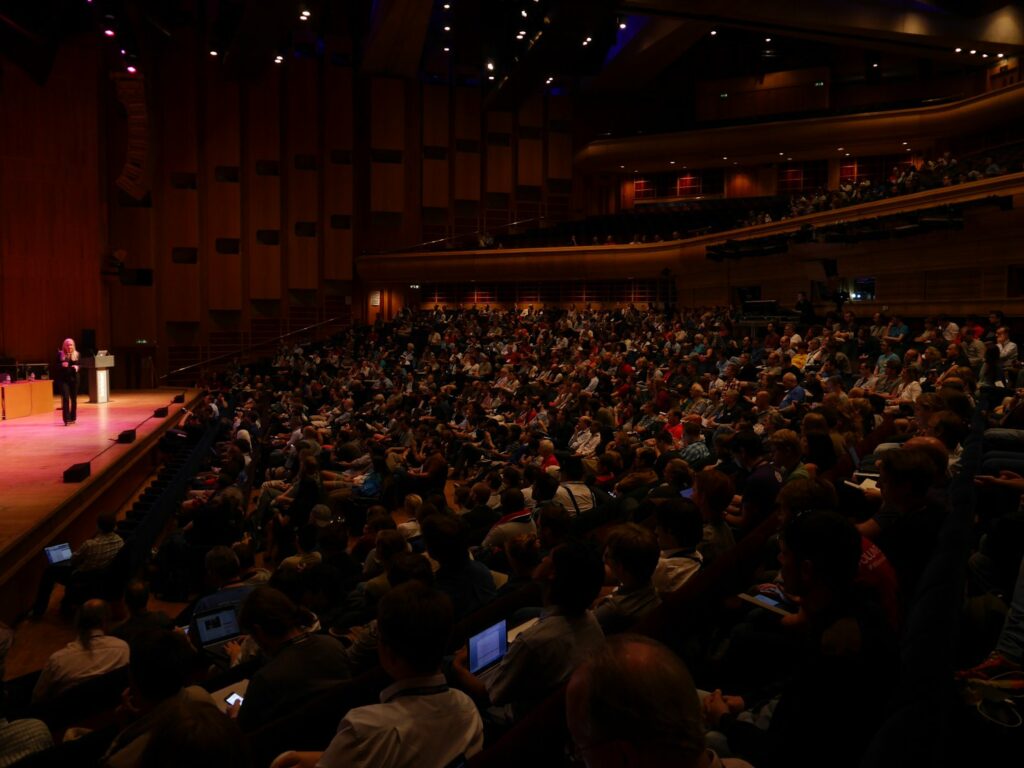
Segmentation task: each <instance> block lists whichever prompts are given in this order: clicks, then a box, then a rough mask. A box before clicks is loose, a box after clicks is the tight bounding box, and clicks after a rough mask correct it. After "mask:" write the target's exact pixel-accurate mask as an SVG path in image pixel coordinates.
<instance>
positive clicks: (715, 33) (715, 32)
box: [711, 29, 718, 37]
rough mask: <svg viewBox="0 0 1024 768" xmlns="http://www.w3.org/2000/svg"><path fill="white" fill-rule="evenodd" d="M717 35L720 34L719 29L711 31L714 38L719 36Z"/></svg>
mask: <svg viewBox="0 0 1024 768" xmlns="http://www.w3.org/2000/svg"><path fill="white" fill-rule="evenodd" d="M717 34H718V30H717V29H712V30H711V36H712V37H714V36H715V35H717Z"/></svg>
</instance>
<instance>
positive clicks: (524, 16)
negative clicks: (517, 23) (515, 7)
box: [520, 8, 527, 19]
mask: <svg viewBox="0 0 1024 768" xmlns="http://www.w3.org/2000/svg"><path fill="white" fill-rule="evenodd" d="M520 13H522V14H523V18H524V19H525V18H526V16H527V13H526V9H525V8H523V10H522V11H520Z"/></svg>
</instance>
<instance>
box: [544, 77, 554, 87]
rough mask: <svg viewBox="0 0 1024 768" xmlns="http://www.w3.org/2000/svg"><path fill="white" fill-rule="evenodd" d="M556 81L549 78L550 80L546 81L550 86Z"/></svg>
mask: <svg viewBox="0 0 1024 768" xmlns="http://www.w3.org/2000/svg"><path fill="white" fill-rule="evenodd" d="M554 81H555V78H553V77H549V78H548V79H547V80H545V82H546V83H547V84H548V85H551V84H552V83H553V82H554Z"/></svg>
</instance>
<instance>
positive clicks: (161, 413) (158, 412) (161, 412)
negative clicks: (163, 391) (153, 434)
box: [153, 405, 168, 419]
mask: <svg viewBox="0 0 1024 768" xmlns="http://www.w3.org/2000/svg"><path fill="white" fill-rule="evenodd" d="M167 414H168V410H167V406H166V405H165V406H164V407H162V408H157V409H156V410H155V411H153V415H154V416H156V417H157V418H158V419H162V418H164V417H165V416H167Z"/></svg>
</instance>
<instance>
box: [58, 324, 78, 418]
mask: <svg viewBox="0 0 1024 768" xmlns="http://www.w3.org/2000/svg"><path fill="white" fill-rule="evenodd" d="M57 359H58V360H59V362H60V368H59V369H58V370H57V377H58V378H57V380H58V382H59V383H60V408H61V411H62V412H63V414H64V426H65V427H66V426H67V425H68V424H74V423H75V419H77V418H78V350H77V349H76V348H75V340H74V339H64V346H63V347H61V350H60V352H59V353H58V358H57Z"/></svg>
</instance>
